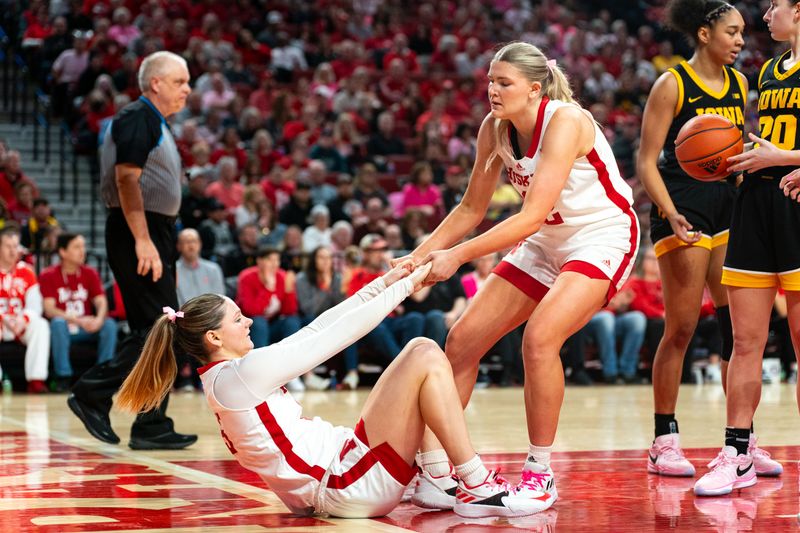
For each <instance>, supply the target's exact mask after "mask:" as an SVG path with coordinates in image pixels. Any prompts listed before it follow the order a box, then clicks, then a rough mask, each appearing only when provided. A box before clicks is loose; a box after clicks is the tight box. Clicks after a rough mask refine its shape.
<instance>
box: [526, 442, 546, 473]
mask: <svg viewBox="0 0 800 533" xmlns="http://www.w3.org/2000/svg"><path fill="white" fill-rule="evenodd" d="M552 451H553V447H552V446H534V445H533V444H530V445H528V458H527V459H525V466H524V467H523V468H525V467H527V466H528V465H534V464H538V465H541V466H544V467H545V468H546V467H548V466H550V452H552Z"/></svg>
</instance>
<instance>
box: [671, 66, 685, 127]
mask: <svg viewBox="0 0 800 533" xmlns="http://www.w3.org/2000/svg"><path fill="white" fill-rule="evenodd" d="M667 72H670V73H672V75H673V76H675V81H676V82H678V105H676V106H675V114H674V115H672V116H673V118H674V117H677V116H678V113H680V112H681V109H683V78H681V76H680V74H678V71H677V70H675V69H674V68H670V69H667Z"/></svg>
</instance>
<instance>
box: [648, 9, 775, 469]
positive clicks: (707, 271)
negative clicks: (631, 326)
mask: <svg viewBox="0 0 800 533" xmlns="http://www.w3.org/2000/svg"><path fill="white" fill-rule="evenodd" d="M666 16H667V23H668V24H669V25H670V26H672V27H673V28H675V29H677V30H679V31H681V32H682V33H683V34H684V35H685V36H686V37H687V38H688V39H689V40H691V41H692V42H693V43H694V45H695V52H694V55H693V56H692V58H691V59H690V60H689V61H682V62H681V63H680V64H679V65H677V66H676V67H674V68H671V69H669V70H668V71H667V72H665V73H664V74H663V75H662V76H661V77H660V78H659V79H658V81H656V83H655V85H654V87H653V90H652V92H651V93H650V97H649V98H648V100H647V106H646V108H645V111H644V120H643V123H642V140H641V146H640V149H639V162H638V171H639V176H640V177H641V179H642V183H643V184H644V186H645V188H646V189H647V192H648V194H649V195H650V198H651V199H652V201H653V207H652V210H651V213H650V221H651V224H650V238H651V240H652V242H653V243H654V247H655V252H656V256H657V257H658V265H659V270H660V271H661V282H662V286H663V290H664V307H665V324H664V336H663V338H662V339H661V342H660V344H659V346H658V350H657V351H656V354H655V358H654V361H653V397H654V403H655V440H654V441H653V445H652V447H651V448H650V451H649V454H648V459H647V471H648V472H652V473H655V474H662V475H668V476H693V475H694V473H695V469H694V466H693V465H692V463H690V462H689V461H688V460H687V459H686V457H685V456H684V455H683V451H682V449H681V445H680V438H679V433H678V422H677V420H676V419H675V405H676V404H677V401H678V388H679V385H680V381H681V373H682V370H683V366H684V357H685V354H686V350H687V348H688V347H689V342H690V341H691V339H692V336H693V335H694V330H695V328H696V327H697V320H698V317H699V316H700V305H701V303H702V299H703V289H704V287H706V286H708V289H709V291H710V292H711V297H712V298H713V300H714V305H715V307H716V315H717V322H718V323H719V326H720V330H721V333H722V339H723V343H722V344H723V346H722V361H723V362H722V386H723V388H725V376H726V375H727V369H728V361H730V357H731V351H732V350H733V333H732V330H731V319H730V313H729V310H728V297H727V293H726V291H725V287H723V286H722V284H721V283H720V279H721V276H722V262H723V260H724V259H725V250H726V249H727V243H728V228H729V227H730V220H731V212H732V210H733V199H734V197H735V194H736V183H735V176H730V177H729V178H728V179H724V180H720V181H717V182H712V183H707V182H701V181H698V180H695V179H693V178H692V177H690V176H689V175H687V174H686V173H685V172H684V171H683V170H682V169H681V168H680V166H679V165H678V161H677V158H676V156H675V138H676V137H677V136H678V132H679V131H680V129H681V128H682V127H683V125H684V124H686V122H687V121H688V120H689V119H691V118H693V117H696V116H698V115H703V114H718V115H722V116H724V117H726V118H728V119H730V120H731V122H733V123H734V124H735V125H736V126H737V127H738V128H739V130H740V131H742V132H743V130H744V108H745V103H746V99H747V81H746V80H745V78H744V76H742V74H741V73H739V72H737V71H736V70H734V69H733V68H731V67H730V65H731V64H732V63H733V62H734V61H735V60H736V56H737V55H738V54H739V52H740V51H741V49H742V46H743V44H744V40H743V38H742V33H743V31H744V20H743V19H742V16H741V14H740V13H739V12H738V11H737V10H736V8H734V7H733V6H732V5H730V4H728V3H726V2H722V1H720V0H710V1H706V0H672V1H671V2H670V3H669V4H668V5H667V8H666ZM659 154H662V155H661V157H660V158H659ZM755 444H756V440H755V436H753V437H752V443H751V446H752V449H753V452H754V457H756V458H757V459H756V464H757V470H758V471H759V473H760V474H761V475H777V474H780V473H781V472H782V471H783V469H782V467H781V465H780V464H779V463H777V462H775V461H774V460H772V459H771V458H770V457H769V454H768V453H767V452H765V451H763V450H761V449H758V448H756V446H755Z"/></svg>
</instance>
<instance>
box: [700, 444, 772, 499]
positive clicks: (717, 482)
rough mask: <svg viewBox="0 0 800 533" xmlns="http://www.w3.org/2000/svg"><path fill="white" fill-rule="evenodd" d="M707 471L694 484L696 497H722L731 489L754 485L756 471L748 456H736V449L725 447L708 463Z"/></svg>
mask: <svg viewBox="0 0 800 533" xmlns="http://www.w3.org/2000/svg"><path fill="white" fill-rule="evenodd" d="M708 467H709V468H710V469H711V470H709V471H708V472H707V473H706V474H705V475H704V476H703V477H701V478H700V479H698V480H697V483H695V484H694V493H695V494H696V495H698V496H722V495H724V494H730V493H731V491H733V489H743V488H745V487H750V486H753V485H755V484H756V481H757V479H756V469H755V468H754V465H753V457H752V456H751V455H750V454H746V455H736V448H734V447H733V446H725V447H724V448H722V451H721V452H719V455H717V457H716V459H714V460H713V461H711V462H710V463H708Z"/></svg>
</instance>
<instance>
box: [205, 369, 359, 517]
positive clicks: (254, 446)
mask: <svg viewBox="0 0 800 533" xmlns="http://www.w3.org/2000/svg"><path fill="white" fill-rule="evenodd" d="M232 364H235V361H224V362H219V363H214V364H212V365H206V366H205V367H203V368H201V369H200V370H201V373H200V378H201V380H202V382H203V390H204V392H205V395H206V401H207V402H208V405H209V406H210V407H211V409H212V410H213V411H214V415H215V416H216V417H217V421H218V422H219V426H220V430H221V433H222V438H223V439H224V441H225V444H226V445H227V446H228V449H229V450H230V451H231V453H232V454H233V455H234V457H235V458H236V460H237V461H239V464H241V465H242V466H243V467H244V468H247V469H248V470H251V471H253V472H255V473H256V474H258V475H259V476H260V477H261V478H262V479H263V480H264V481H266V482H267V484H268V485H269V487H270V488H271V489H272V490H273V491H274V492H275V494H276V495H278V497H280V499H281V501H283V503H284V504H286V506H287V507H288V508H289V509H290V510H291V511H292V512H294V513H298V514H310V513H313V512H314V511H315V507H316V498H317V497H318V493H319V489H320V481H322V479H323V477H324V476H325V473H326V472H327V470H328V468H329V467H330V465H331V463H332V462H333V460H334V459H335V457H336V453H337V452H338V451H339V448H340V447H341V442H342V440H343V437H348V436H350V435H351V434H352V430H351V429H349V428H344V427H335V426H333V425H332V424H330V423H328V422H325V421H324V420H322V419H320V418H316V417H315V418H313V419H307V418H303V417H302V416H301V414H302V407H301V406H300V404H299V403H297V401H296V400H295V399H294V398H293V397H292V395H291V394H289V391H287V390H286V388H285V387H281V388H278V389H275V391H274V392H273V393H272V394H270V395H269V396H268V397H267V398H266V400H264V402H262V403H260V404H259V405H257V406H256V407H255V408H252V409H237V410H234V409H227V408H226V407H225V406H223V405H221V404H220V403H219V402H218V401H217V400H216V398H215V397H214V393H213V390H214V387H213V383H214V379H215V378H216V376H217V375H218V374H219V372H220V371H221V370H222V369H224V368H226V367H228V366H230V365H232ZM234 443H235V444H234Z"/></svg>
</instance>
